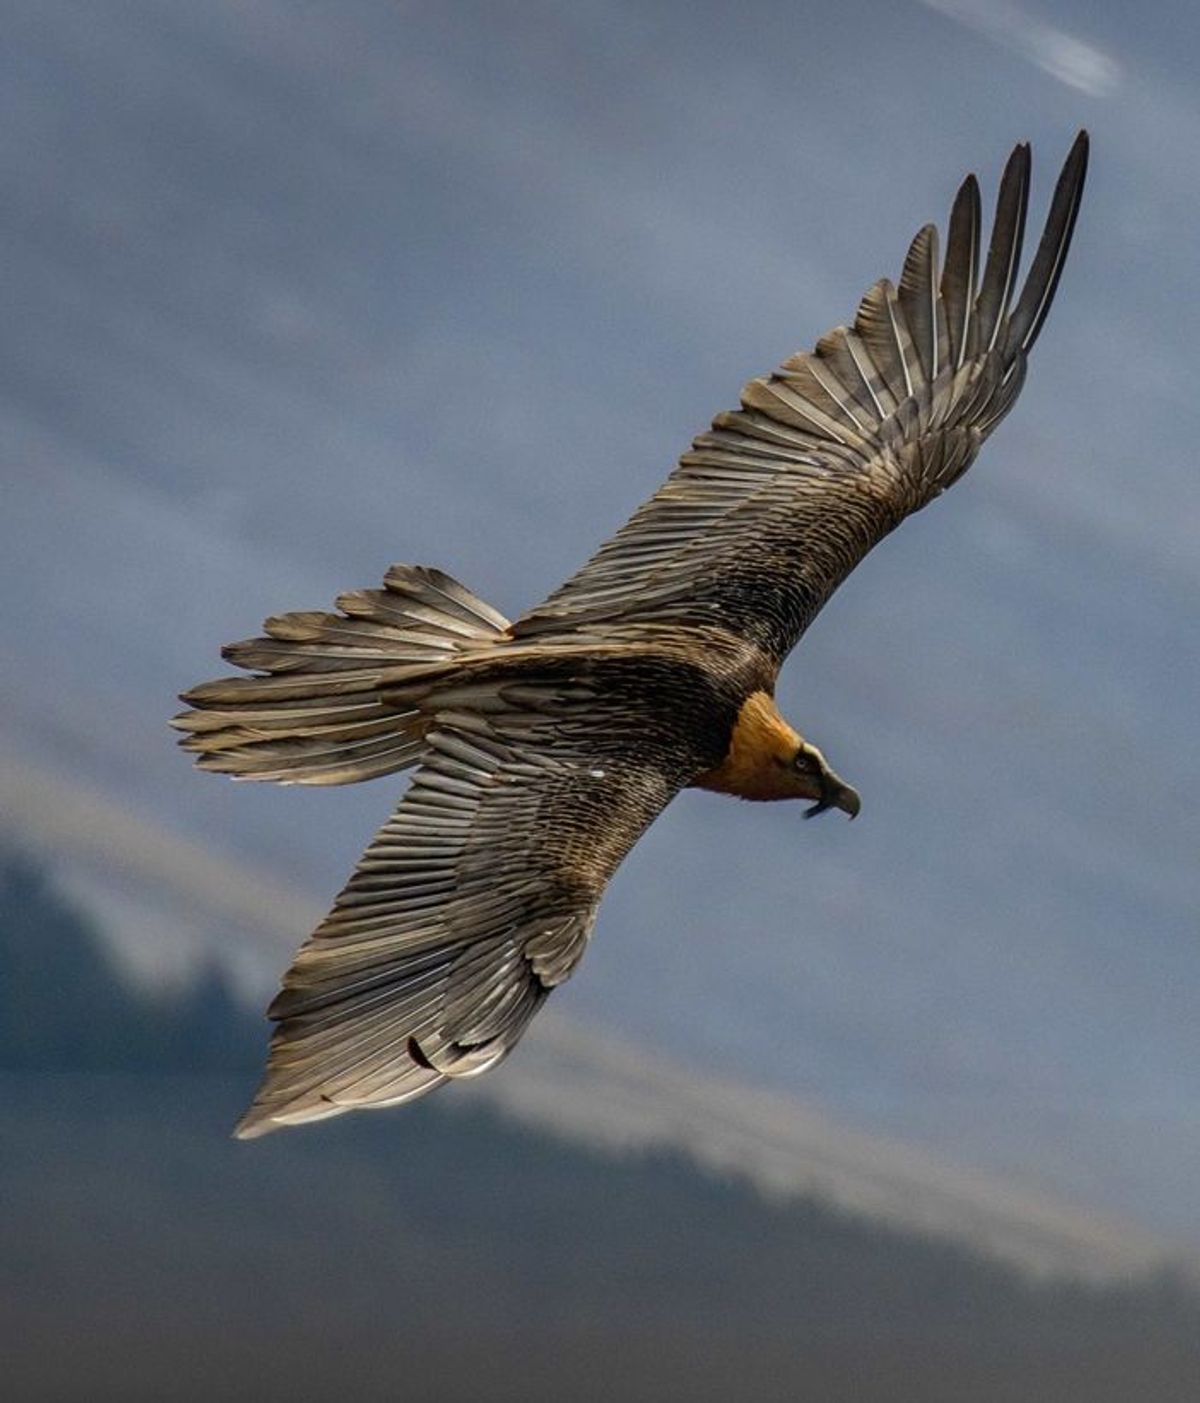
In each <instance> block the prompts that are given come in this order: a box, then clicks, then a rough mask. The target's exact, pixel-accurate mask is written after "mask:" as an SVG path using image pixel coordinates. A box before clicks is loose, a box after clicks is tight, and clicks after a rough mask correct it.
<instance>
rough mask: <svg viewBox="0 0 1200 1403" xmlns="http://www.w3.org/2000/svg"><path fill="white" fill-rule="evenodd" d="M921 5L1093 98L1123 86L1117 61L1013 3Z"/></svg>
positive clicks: (952, 0)
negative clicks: (1018, 55) (1000, 45)
mask: <svg viewBox="0 0 1200 1403" xmlns="http://www.w3.org/2000/svg"><path fill="white" fill-rule="evenodd" d="M922 4H924V5H927V6H928V7H929V8H930V9H931V10H937V11H938V13H939V14H943V15H945V16H946V17H947V18H948V19H953V20H957V21H958V23H959V24H962V25H965V26H966V27H967V28H968V29H973V30H975V32H976V33H978V34H983V35H985V36H986V37H987V38H989V39H992V40H994V41H995V42H996V43H997V44H1002V45H1003V46H1004V47H1005V48H1008V49H1011V50H1013V52H1014V53H1018V54H1020V55H1022V57H1024V58H1027V59H1028V60H1029V61H1030V63H1033V64H1035V65H1036V66H1037V67H1038V68H1040V69H1042V70H1043V71H1044V72H1046V73H1049V74H1050V76H1051V77H1052V78H1057V79H1058V80H1059V81H1060V82H1062V83H1066V85H1067V86H1068V87H1069V88H1075V89H1076V90H1077V91H1079V92H1082V93H1087V94H1088V96H1089V97H1109V96H1111V95H1112V94H1113V93H1114V92H1115V91H1116V90H1117V88H1118V87H1119V86H1120V83H1121V77H1122V74H1121V66H1120V64H1119V63H1118V62H1117V61H1116V59H1114V58H1112V57H1111V56H1110V55H1109V54H1106V53H1105V52H1104V50H1103V49H1100V48H1097V47H1096V45H1095V44H1089V43H1088V42H1087V40H1085V39H1079V38H1076V36H1075V35H1073V34H1068V33H1066V31H1065V30H1062V29H1056V28H1055V27H1054V26H1053V25H1051V24H1047V23H1046V22H1045V21H1044V20H1041V19H1039V18H1038V17H1037V16H1036V15H1033V14H1030V12H1029V11H1028V10H1025V9H1022V7H1021V6H1020V5H1015V4H1012V3H1011V0H922Z"/></svg>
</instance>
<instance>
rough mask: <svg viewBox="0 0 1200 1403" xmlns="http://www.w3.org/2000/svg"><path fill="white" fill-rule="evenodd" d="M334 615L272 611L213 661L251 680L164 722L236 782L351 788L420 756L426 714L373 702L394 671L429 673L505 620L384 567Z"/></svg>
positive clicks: (214, 688)
mask: <svg viewBox="0 0 1200 1403" xmlns="http://www.w3.org/2000/svg"><path fill="white" fill-rule="evenodd" d="M337 603H338V609H339V610H340V611H341V612H340V613H337V614H330V613H320V612H311V611H306V612H302V613H294V614H280V615H277V616H276V617H274V618H270V619H268V620H267V621H266V623H265V624H264V626H263V627H264V631H265V636H264V637H262V638H252V639H248V640H247V641H246V642H244V643H231V644H229V646H228V647H226V648H224V649H222V655H223V656H224V657H225V658H227V659H228V660H229V661H230V662H232V663H236V664H237V665H238V666H239V667H243V668H246V669H247V670H248V671H251V672H253V673H254V676H251V677H223V678H218V679H217V680H216V681H215V682H205V683H203V684H202V685H201V686H199V687H194V688H192V690H191V691H190V692H185V693H184V694H183V696H182V697H181V698H180V700H182V701H184V702H186V703H187V704H188V706H189V708H191V709H190V710H188V711H184V712H182V713H180V715H179V716H177V717H176V718H175V719H174V721H173V722H172V725H174V726H176V727H177V728H178V729H179V730H181V731H184V732H186V734H185V736H184V738H183V740H182V741H181V742H180V744H181V745H182V746H183V748H184V749H185V750H189V751H191V752H193V753H194V754H195V755H196V756H197V761H196V763H197V765H199V767H200V768H201V769H204V770H214V771H216V772H217V773H218V774H227V775H233V776H234V778H236V779H247V780H275V781H277V782H278V783H280V784H353V783H354V782H355V781H357V780H364V779H374V778H375V777H376V776H378V775H385V774H391V773H393V772H394V771H397V770H402V769H405V768H406V767H407V766H409V765H412V764H415V763H416V762H417V760H419V759H420V757H421V754H422V751H423V750H424V738H425V732H426V730H427V729H428V727H429V724H430V716H429V714H428V712H426V711H421V710H417V709H415V708H414V709H405V708H404V707H403V706H400V707H397V706H396V705H395V704H391V705H389V704H388V703H387V702H385V701H384V700H383V698H382V697H381V695H380V689H381V686H382V685H383V684H384V683H385V681H386V678H387V676H388V675H389V674H390V673H392V672H394V671H395V670H396V669H408V670H410V671H411V670H412V669H414V668H415V669H417V670H421V669H423V668H424V667H432V668H434V669H437V668H439V667H441V666H443V665H444V664H445V663H446V662H448V661H450V660H451V659H452V658H453V657H454V656H455V655H456V654H458V653H460V652H462V651H464V650H468V649H478V648H479V646H480V644H484V645H486V644H487V643H488V642H490V641H492V640H494V639H496V638H497V637H498V636H499V635H501V634H502V633H504V631H505V630H506V629H507V628H508V621H507V619H505V618H504V617H503V616H502V615H500V614H498V613H497V612H496V610H495V609H493V608H491V607H490V606H489V605H487V604H485V603H484V602H483V601H482V600H481V599H479V598H477V597H476V596H475V595H474V594H472V593H471V591H470V590H469V589H466V588H465V587H464V586H463V585H460V584H459V583H458V581H457V580H454V579H452V578H451V577H450V576H449V575H446V574H444V573H443V572H442V571H440V570H434V569H431V568H429V567H427V566H421V565H393V566H392V568H391V569H390V570H389V571H388V573H387V576H386V578H385V579H384V582H383V588H382V589H368V590H355V591H353V592H351V593H349V594H343V595H342V596H341V597H340V598H339V599H338V601H337Z"/></svg>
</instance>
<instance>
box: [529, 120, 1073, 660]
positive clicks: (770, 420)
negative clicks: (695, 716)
mask: <svg viewBox="0 0 1200 1403" xmlns="http://www.w3.org/2000/svg"><path fill="white" fill-rule="evenodd" d="M1087 155H1088V139H1087V134H1086V133H1085V132H1081V133H1080V134H1079V136H1078V137H1077V139H1076V141H1075V144H1074V146H1073V147H1072V149H1071V152H1070V155H1069V156H1068V158H1067V161H1066V164H1065V166H1064V167H1063V170H1062V173H1061V175H1060V176H1059V180H1058V185H1057V188H1056V189H1055V192H1054V198H1053V201H1052V203H1051V207H1050V214H1049V216H1048V219H1047V223H1046V228H1045V232H1044V233H1043V235H1042V239H1041V243H1040V245H1039V247H1038V251H1037V254H1036V255H1035V257H1034V260H1033V264H1032V266H1031V268H1030V272H1029V276H1028V278H1027V280H1026V282H1025V286H1024V288H1023V290H1022V292H1021V294H1020V297H1019V298H1018V299H1017V301H1016V303H1015V306H1014V305H1013V293H1014V289H1015V287H1016V283H1017V268H1018V265H1019V262H1020V256H1021V243H1022V238H1023V235H1024V227H1025V211H1026V203H1027V200H1028V193H1029V165H1030V161H1029V148H1028V146H1018V147H1017V148H1016V150H1015V151H1013V153H1012V155H1011V157H1010V158H1009V161H1008V164H1007V166H1006V168H1005V171H1004V176H1003V179H1002V181H1001V185H1000V193H999V197H998V200H997V206H996V217H995V222H994V225H993V229H992V237H991V244H990V249H989V252H988V257H987V262H986V265H985V269H984V273H983V278H982V281H980V280H979V249H980V225H981V219H980V206H979V187H978V185H977V183H976V180H975V177H974V176H968V177H967V179H966V180H965V181H964V182H963V184H962V187H961V188H960V189H959V191H958V196H957V198H956V199H955V201H954V206H953V209H952V211H951V215H950V227H949V231H948V236H947V246H946V258H945V261H944V262H943V263H941V265H940V267H939V256H938V235H937V230H936V229H935V228H934V227H933V225H926V226H925V227H924V228H923V229H922V230H921V231H920V232H919V233H918V234H917V236H916V238H915V239H914V240H913V242H912V245H911V247H910V248H909V251H908V256H907V258H906V259H905V262H904V270H903V273H902V274H901V278H900V284H899V287H898V288H896V287H893V286H892V284H891V283H890V282H889V281H887V280H886V279H884V280H883V281H881V282H878V283H876V284H875V286H874V287H872V288H871V290H870V291H869V292H868V293H867V295H866V296H865V297H864V298H863V301H862V304H861V306H860V307H859V310H858V315H857V317H856V318H855V322H854V326H853V327H852V328H847V327H838V328H836V329H835V330H834V331H831V332H830V333H829V334H828V335H827V336H825V337H823V338H822V340H821V341H820V342H819V343H818V345H817V348H816V350H815V351H812V352H804V353H800V354H798V355H795V356H793V357H792V358H791V359H790V360H788V361H786V362H785V363H784V364H783V365H782V366H781V367H780V368H779V370H777V371H776V372H775V373H774V374H773V375H770V376H768V377H766V378H763V379H758V380H752V381H751V382H750V383H749V384H748V385H747V386H746V387H745V389H744V390H743V392H742V407H741V409H740V410H737V411H734V412H732V413H726V414H722V415H720V416H719V417H718V418H717V419H716V420H715V421H714V423H713V427H712V430H711V431H710V432H709V433H706V434H703V435H702V436H701V437H700V438H698V439H696V440H695V442H694V444H693V446H692V450H691V452H689V453H686V454H685V455H684V456H683V458H682V459H681V460H680V463H679V466H678V467H677V468H676V470H675V471H674V473H672V475H671V477H670V478H669V479H668V480H667V482H666V483H665V484H664V485H663V486H662V488H661V489H660V490H659V491H658V492H657V493H656V494H655V496H654V497H653V498H652V499H651V500H650V501H649V502H647V503H646V504H645V505H644V506H643V507H642V508H641V509H640V510H639V511H638V512H637V513H636V514H635V515H634V516H633V518H632V519H631V520H630V521H629V522H628V524H627V525H626V526H625V527H624V528H623V529H622V530H621V531H620V532H619V533H618V534H617V535H616V536H615V537H614V538H613V539H612V540H611V541H610V542H609V543H608V544H607V545H605V546H604V547H602V548H601V550H600V551H599V552H598V553H597V554H596V555H595V556H594V557H593V558H592V559H591V560H590V561H589V562H588V563H587V564H586V565H585V566H584V567H583V569H582V570H580V571H579V572H578V573H577V574H576V575H575V576H573V577H572V578H571V579H570V580H568V581H567V583H566V584H565V585H563V586H562V587H561V588H560V589H559V590H557V591H556V592H555V593H554V594H552V595H551V596H550V598H549V599H548V600H547V601H546V602H545V603H544V604H541V605H539V606H538V607H537V608H536V609H534V610H532V611H531V612H530V613H528V614H526V615H525V616H524V618H522V619H521V620H519V621H518V623H517V624H516V625H515V627H514V633H515V634H516V636H518V637H530V636H537V635H544V634H553V633H560V632H563V631H571V630H574V629H576V628H580V627H589V626H591V625H593V624H596V623H611V622H614V621H617V620H620V621H622V622H630V623H634V622H636V623H642V624H646V625H650V626H654V625H658V624H674V625H690V624H699V623H703V624H708V625H713V624H716V625H719V626H724V627H726V628H728V629H730V630H731V631H733V632H736V633H738V634H739V635H741V636H744V637H746V638H749V639H751V640H753V641H754V642H756V643H758V644H759V645H760V646H761V647H762V648H763V649H764V650H765V651H766V652H767V653H768V654H770V655H771V656H773V657H775V658H776V659H779V660H782V658H783V657H784V656H785V655H786V654H787V653H788V652H789V651H790V649H791V648H792V647H794V646H795V644H796V642H797V640H798V639H799V637H800V635H801V634H802V633H803V632H804V630H805V628H807V626H808V624H809V623H810V622H811V621H812V619H813V618H814V617H815V615H816V613H817V611H818V610H819V609H820V608H821V606H822V604H824V602H825V600H826V599H828V597H829V596H830V594H832V592H833V590H834V589H835V588H836V587H837V586H838V584H840V583H841V581H842V580H843V579H844V578H845V577H846V575H847V574H849V572H850V571H851V570H852V569H853V568H854V566H855V565H856V564H857V563H858V562H859V560H861V559H862V557H863V556H864V555H865V554H866V553H867V551H868V550H870V548H871V547H872V546H873V545H874V544H875V543H876V542H877V541H879V540H880V539H881V538H882V537H883V536H884V535H886V534H887V533H888V532H889V531H891V530H892V529H893V528H894V527H895V526H897V525H898V524H899V523H900V522H901V521H902V520H903V519H904V517H905V516H907V515H908V514H909V513H910V512H912V511H915V510H917V509H918V508H920V507H922V506H924V505H925V504H926V503H927V502H929V501H930V500H931V499H932V498H933V497H935V496H937V495H938V493H940V492H942V491H944V490H945V488H947V487H949V486H950V485H951V484H952V483H953V482H955V481H956V480H957V479H958V478H959V477H960V476H961V475H962V474H963V473H964V472H965V471H966V469H967V468H968V467H969V466H970V464H971V462H972V461H973V460H974V458H975V455H976V453H977V452H978V451H979V447H980V444H981V443H982V442H983V440H984V439H985V438H986V437H987V436H988V434H989V433H990V432H991V431H992V429H993V428H994V427H995V426H996V424H997V423H999V421H1000V420H1001V419H1002V418H1003V417H1004V415H1005V414H1006V413H1007V412H1008V410H1009V409H1010V408H1011V407H1012V405H1013V402H1014V401H1015V400H1016V397H1017V394H1018V393H1019V391H1020V388H1021V383H1022V380H1023V378H1024V374H1025V364H1026V356H1027V355H1028V353H1029V351H1030V348H1031V347H1032V346H1033V343H1034V342H1035V341H1036V339H1037V336H1038V333H1039V332H1040V331H1041V328H1042V324H1043V322H1044V321H1045V318H1046V313H1047V311H1048V310H1049V307H1050V303H1051V300H1052V299H1053V296H1054V292H1055V289H1056V287H1057V285H1058V279H1059V275H1060V274H1061V272H1062V267H1063V262H1064V260H1065V258H1066V255H1067V249H1068V247H1069V245H1070V242H1071V233H1072V230H1073V228H1074V225H1075V216H1076V213H1077V211H1078V209H1079V201H1080V196H1081V194H1082V191H1083V182H1084V175H1085V171H1086V168H1087Z"/></svg>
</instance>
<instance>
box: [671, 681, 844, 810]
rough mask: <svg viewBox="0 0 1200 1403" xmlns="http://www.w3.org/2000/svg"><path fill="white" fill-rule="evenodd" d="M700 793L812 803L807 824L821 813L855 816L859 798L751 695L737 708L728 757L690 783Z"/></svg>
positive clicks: (765, 698)
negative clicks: (708, 792)
mask: <svg viewBox="0 0 1200 1403" xmlns="http://www.w3.org/2000/svg"><path fill="white" fill-rule="evenodd" d="M693 783H694V784H696V785H697V786H698V787H699V788H700V789H713V790H715V791H716V792H717V793H718V794H736V795H737V796H738V798H740V799H812V800H814V801H815V802H814V803H813V806H812V808H811V809H807V810H805V817H806V818H814V817H815V816H816V815H817V814H823V813H824V812H825V811H826V809H841V810H842V812H843V813H847V814H849V815H850V817H851V818H853V817H854V816H855V814H857V813H858V810H859V808H860V801H859V797H858V795H857V794H856V793H855V792H854V790H853V789H851V787H850V786H849V785H848V784H847V783H846V782H845V780H843V779H839V777H838V776H837V775H835V774H834V772H833V771H832V770H831V769H830V768H829V766H828V764H827V763H826V761H825V757H824V755H822V754H821V752H820V751H819V750H818V749H817V747H816V746H815V745H810V744H809V743H808V741H806V740H805V739H804V737H803V736H802V735H800V734H799V732H797V731H796V730H795V729H794V728H793V727H792V726H790V725H788V723H787V722H786V721H785V720H784V719H783V717H782V716H780V714H779V712H778V710H777V709H776V706H775V701H774V698H773V697H771V696H770V695H769V694H768V693H767V692H762V691H759V692H752V693H751V694H750V696H748V697H747V698H746V700H745V701H744V702H743V703H742V707H741V710H740V711H739V712H738V716H737V720H736V722H735V723H734V727H733V732H732V734H731V736H730V741H729V752H728V754H727V755H726V756H725V759H724V760H723V761H722V762H721V764H720V765H718V766H717V768H716V769H715V770H708V771H706V772H705V773H704V774H702V775H700V776H699V777H698V778H697V779H695V780H694V781H693Z"/></svg>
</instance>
